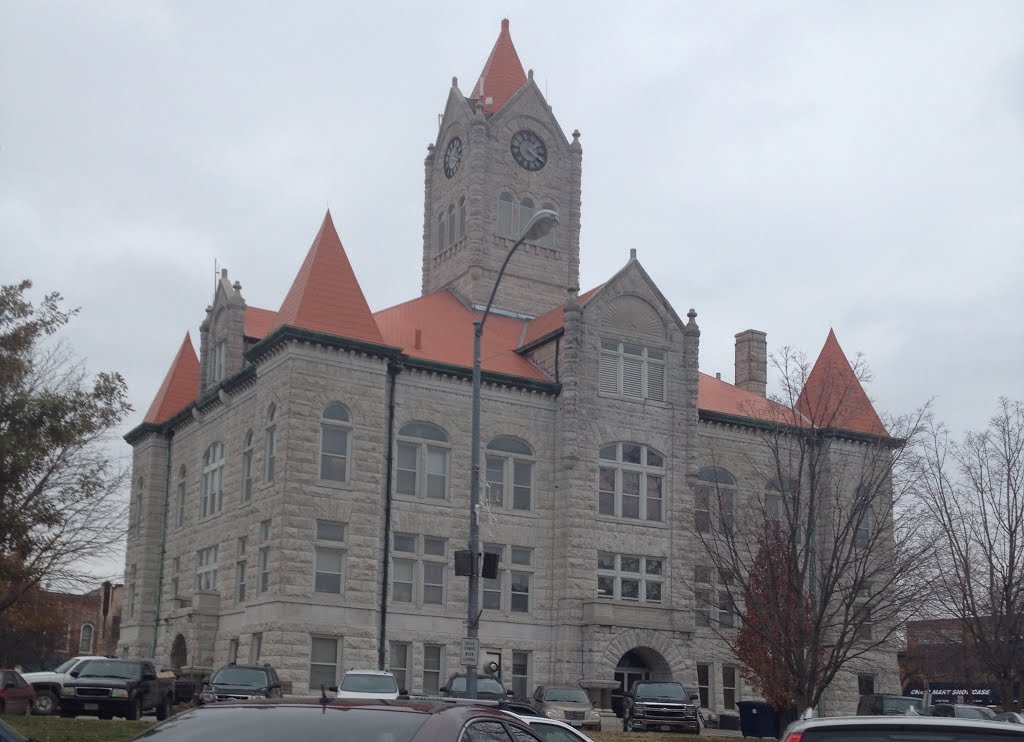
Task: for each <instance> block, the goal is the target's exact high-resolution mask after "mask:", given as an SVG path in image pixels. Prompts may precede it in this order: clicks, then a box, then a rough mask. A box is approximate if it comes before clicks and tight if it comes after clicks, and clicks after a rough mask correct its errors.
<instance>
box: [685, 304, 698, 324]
mask: <svg viewBox="0 0 1024 742" xmlns="http://www.w3.org/2000/svg"><path fill="white" fill-rule="evenodd" d="M686 316H687V318H689V320H690V322H691V323H692V322H696V320H697V310H696V309H694V308H693V307H690V311H689V312H687V313H686Z"/></svg>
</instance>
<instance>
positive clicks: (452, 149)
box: [444, 137, 462, 178]
mask: <svg viewBox="0 0 1024 742" xmlns="http://www.w3.org/2000/svg"><path fill="white" fill-rule="evenodd" d="M461 164H462V140H461V139H459V138H458V137H452V140H451V141H450V142H448V149H446V150H445V153H444V174H445V176H446V177H448V178H450V177H452V176H453V175H455V173H457V172H458V171H459V165H461Z"/></svg>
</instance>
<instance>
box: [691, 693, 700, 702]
mask: <svg viewBox="0 0 1024 742" xmlns="http://www.w3.org/2000/svg"><path fill="white" fill-rule="evenodd" d="M690 700H691V701H699V700H700V694H699V693H691V694H690Z"/></svg>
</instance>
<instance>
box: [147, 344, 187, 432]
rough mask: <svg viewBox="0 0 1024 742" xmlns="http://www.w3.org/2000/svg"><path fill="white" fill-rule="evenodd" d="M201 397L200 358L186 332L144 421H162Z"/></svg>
mask: <svg viewBox="0 0 1024 742" xmlns="http://www.w3.org/2000/svg"><path fill="white" fill-rule="evenodd" d="M198 397H199V358H198V356H196V349H195V348H193V347H192V338H191V337H190V336H189V334H188V333H187V332H186V333H185V339H184V340H183V341H182V343H181V347H180V348H178V355H176V356H175V357H174V362H173V363H172V364H171V368H170V369H169V370H168V371H167V376H165V377H164V383H163V384H161V385H160V390H159V391H158V392H157V393H156V397H154V398H153V404H151V405H150V406H149V411H148V412H147V413H146V416H145V417H144V418H143V420H142V421H143V422H147V423H162V422H164V421H165V420H169V419H170V418H171V417H173V416H174V413H176V412H178V411H179V410H182V409H184V408H185V407H186V406H187V405H189V404H191V403H192V402H195V401H196V399H197V398H198Z"/></svg>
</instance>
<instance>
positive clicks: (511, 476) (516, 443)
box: [486, 436, 533, 510]
mask: <svg viewBox="0 0 1024 742" xmlns="http://www.w3.org/2000/svg"><path fill="white" fill-rule="evenodd" d="M486 460H487V461H486V470H487V474H486V476H487V502H488V503H490V505H491V506H493V507H499V508H509V509H512V510H529V509H530V503H531V500H532V493H533V451H532V450H530V447H529V446H527V445H526V444H525V443H523V442H522V441H520V440H518V439H517V438H510V437H509V436H500V437H498V438H495V439H494V440H492V441H491V442H490V443H488V444H487V455H486Z"/></svg>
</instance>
